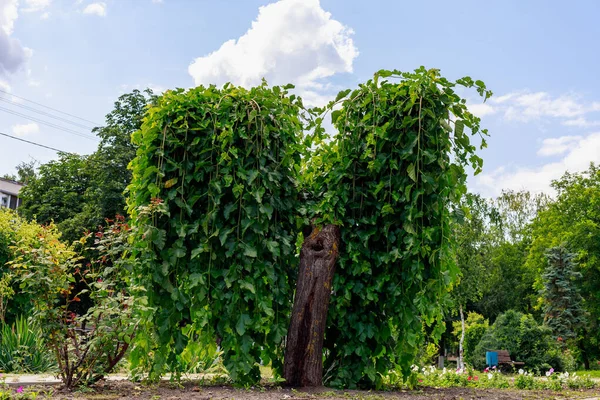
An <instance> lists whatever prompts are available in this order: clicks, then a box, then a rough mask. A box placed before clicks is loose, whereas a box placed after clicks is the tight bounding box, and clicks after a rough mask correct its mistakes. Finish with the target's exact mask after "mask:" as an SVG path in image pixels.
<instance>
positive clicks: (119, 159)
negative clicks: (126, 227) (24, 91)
mask: <svg viewBox="0 0 600 400" xmlns="http://www.w3.org/2000/svg"><path fill="white" fill-rule="evenodd" d="M155 97H156V96H154V95H153V93H152V91H151V90H150V89H146V90H145V91H144V92H140V91H139V90H134V91H133V92H131V93H128V94H124V95H122V96H121V97H119V99H118V100H117V101H116V102H115V106H114V110H113V111H111V112H110V113H109V114H108V115H107V116H106V125H105V126H103V127H98V128H95V129H94V133H96V134H97V135H98V136H99V137H100V139H101V142H100V144H99V145H98V149H97V150H96V151H95V152H94V153H92V154H91V155H88V156H79V155H75V154H68V153H62V154H60V155H59V159H58V160H56V161H51V162H49V163H46V164H43V165H41V166H40V167H39V168H38V171H37V173H35V172H34V171H35V161H32V162H30V163H22V164H20V165H19V166H18V167H17V171H18V174H19V178H20V179H23V180H24V181H25V182H26V183H27V185H26V186H25V187H24V188H23V189H22V191H21V197H22V199H23V203H22V205H21V208H20V209H19V210H20V212H21V213H22V214H23V215H24V216H26V217H27V218H30V219H32V218H35V219H37V221H38V222H40V223H48V222H50V221H54V222H55V223H56V224H57V225H58V227H59V230H60V231H61V232H62V234H63V238H64V239H66V240H68V241H74V240H77V239H79V238H80V237H81V235H82V234H83V233H84V232H85V231H87V230H91V231H93V230H95V229H96V228H97V227H98V226H99V225H102V224H103V223H104V220H105V219H106V218H111V219H112V218H114V217H115V216H116V215H117V214H124V212H125V196H124V194H123V192H124V191H125V188H126V187H127V185H128V184H129V182H130V181H131V171H129V170H128V169H127V165H128V164H129V162H130V161H131V160H132V159H133V157H134V156H135V146H134V145H133V144H132V143H131V134H132V133H133V132H135V131H136V130H138V129H139V128H140V126H141V123H142V119H143V116H144V112H145V107H146V106H147V104H148V103H149V102H152V101H154V99H155Z"/></svg>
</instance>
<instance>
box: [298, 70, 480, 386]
mask: <svg viewBox="0 0 600 400" xmlns="http://www.w3.org/2000/svg"><path fill="white" fill-rule="evenodd" d="M457 85H458V86H466V87H472V86H474V85H475V86H476V87H477V89H478V91H479V92H480V94H481V95H482V96H484V98H487V97H489V96H490V95H491V92H489V91H486V90H485V85H483V83H482V82H480V81H477V82H473V81H472V80H471V79H470V78H463V79H460V80H458V81H457V82H456V83H455V82H450V81H448V80H446V79H445V78H443V77H441V76H440V74H439V72H438V71H437V70H425V69H424V68H420V69H418V70H417V71H415V72H414V73H400V72H398V71H380V72H379V73H377V74H376V75H375V77H374V79H372V80H369V81H367V82H366V83H364V84H361V85H359V88H358V89H356V90H354V91H350V90H348V91H345V92H342V93H340V94H339V95H338V98H337V100H336V101H335V102H332V103H330V104H329V105H328V106H327V107H326V108H325V109H324V110H314V112H315V113H317V114H320V113H321V112H331V118H332V122H333V124H334V126H335V128H336V129H337V131H338V133H337V134H336V135H335V136H334V137H333V140H331V141H326V140H325V139H326V134H325V132H324V129H323V128H322V127H321V125H320V122H322V117H319V118H318V119H317V120H316V129H315V133H314V136H313V138H312V139H313V144H314V145H315V146H317V149H316V151H315V152H314V153H313V154H311V157H310V159H309V160H307V166H306V171H305V172H304V173H303V178H304V179H303V180H304V183H305V185H306V187H307V190H308V191H309V193H310V194H311V198H312V199H313V202H312V204H311V207H310V209H309V212H308V216H307V219H308V218H312V217H315V218H316V220H317V222H329V223H336V224H339V225H340V226H341V246H342V247H341V249H340V259H339V263H338V267H337V270H336V275H335V277H334V282H333V295H332V298H331V305H330V308H329V318H328V326H327V332H326V339H325V344H324V345H325V349H326V361H325V370H329V371H331V372H330V374H329V375H328V384H330V385H333V386H343V387H353V386H355V385H360V386H368V387H370V386H378V385H380V384H381V383H382V376H385V375H387V373H388V371H389V370H391V369H393V367H394V365H396V364H398V365H400V366H401V368H402V370H403V371H404V372H407V371H408V368H409V367H410V365H411V363H412V362H413V360H414V357H415V354H416V352H417V349H418V347H419V345H420V343H421V341H422V338H421V334H422V332H423V331H422V325H423V324H425V325H426V326H429V327H432V326H435V328H434V329H433V335H434V336H436V337H437V336H439V335H440V334H441V332H443V330H444V324H443V306H444V305H446V304H447V303H448V301H449V295H448V289H449V285H450V284H451V282H453V281H454V279H455V277H456V275H457V273H458V270H457V268H456V265H455V264H454V260H453V256H452V250H453V245H454V242H453V239H452V235H451V234H450V233H451V226H450V208H451V207H452V205H453V204H454V206H456V205H457V203H458V202H459V201H460V198H461V196H462V195H463V194H464V193H465V191H466V188H465V179H466V173H465V166H466V165H470V166H472V167H473V168H474V169H475V172H478V171H479V170H480V169H481V165H482V160H481V159H480V158H479V157H478V156H477V155H476V154H475V151H476V147H475V146H474V145H473V144H471V138H470V137H469V134H468V133H469V132H468V131H467V129H465V127H466V128H468V130H469V131H470V133H471V134H473V135H475V134H479V135H481V136H482V138H483V136H485V135H486V134H487V131H485V130H480V127H479V122H480V121H479V119H478V118H477V117H475V116H473V115H472V114H470V113H469V112H468V111H467V109H466V106H465V104H464V102H463V101H462V100H461V98H460V97H459V96H458V95H457V94H456V93H455V92H454V87H455V86H457ZM453 121H454V122H453ZM452 123H453V124H454V129H452V128H451V126H450V124H452ZM482 145H485V141H483V143H482ZM309 204H310V203H309ZM306 222H308V221H306Z"/></svg>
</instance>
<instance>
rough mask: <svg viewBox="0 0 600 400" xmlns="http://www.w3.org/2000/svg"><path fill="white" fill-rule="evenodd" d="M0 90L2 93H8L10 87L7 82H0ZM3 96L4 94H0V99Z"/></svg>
mask: <svg viewBox="0 0 600 400" xmlns="http://www.w3.org/2000/svg"><path fill="white" fill-rule="evenodd" d="M0 90H3V91H5V92H10V90H11V87H10V85H9V84H8V82H5V81H3V80H0ZM3 94H4V93H0V97H2V95H3Z"/></svg>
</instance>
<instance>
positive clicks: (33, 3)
mask: <svg viewBox="0 0 600 400" xmlns="http://www.w3.org/2000/svg"><path fill="white" fill-rule="evenodd" d="M51 3H52V0H25V7H24V8H22V10H23V12H36V11H42V10H45V9H46V8H48V7H50V4H51Z"/></svg>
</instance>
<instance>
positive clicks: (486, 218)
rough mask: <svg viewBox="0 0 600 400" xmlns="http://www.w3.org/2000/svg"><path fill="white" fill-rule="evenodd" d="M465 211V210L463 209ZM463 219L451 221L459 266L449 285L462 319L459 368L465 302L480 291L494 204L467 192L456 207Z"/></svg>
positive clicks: (483, 277) (478, 296) (489, 242)
mask: <svg viewBox="0 0 600 400" xmlns="http://www.w3.org/2000/svg"><path fill="white" fill-rule="evenodd" d="M463 210H465V211H463ZM456 211H457V212H456V213H457V214H458V215H459V216H462V215H464V218H461V220H459V221H458V223H456V224H454V235H455V236H456V241H457V243H456V262H457V264H458V267H459V268H460V275H459V278H458V279H459V280H458V282H457V284H456V285H455V286H454V287H453V288H452V298H453V300H454V302H455V303H456V307H457V308H458V314H459V317H460V322H461V329H460V337H459V345H458V361H457V362H458V367H459V368H463V367H464V363H463V353H464V352H463V349H464V346H463V343H464V340H465V332H466V328H465V311H466V307H467V304H468V303H470V302H476V301H477V300H479V299H480V298H481V296H482V294H483V288H484V285H483V284H482V283H483V282H484V281H485V279H486V278H487V276H486V272H487V271H486V263H487V261H488V255H489V254H490V251H491V246H492V244H493V243H492V240H493V238H492V237H491V234H492V232H491V229H490V224H491V223H492V222H493V221H495V219H496V218H497V211H496V210H495V209H494V208H493V205H492V204H491V203H490V202H488V201H487V200H486V199H484V198H483V197H481V196H480V195H478V194H471V193H468V194H467V195H466V196H465V199H464V202H463V204H462V208H459V209H457V210H456Z"/></svg>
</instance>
